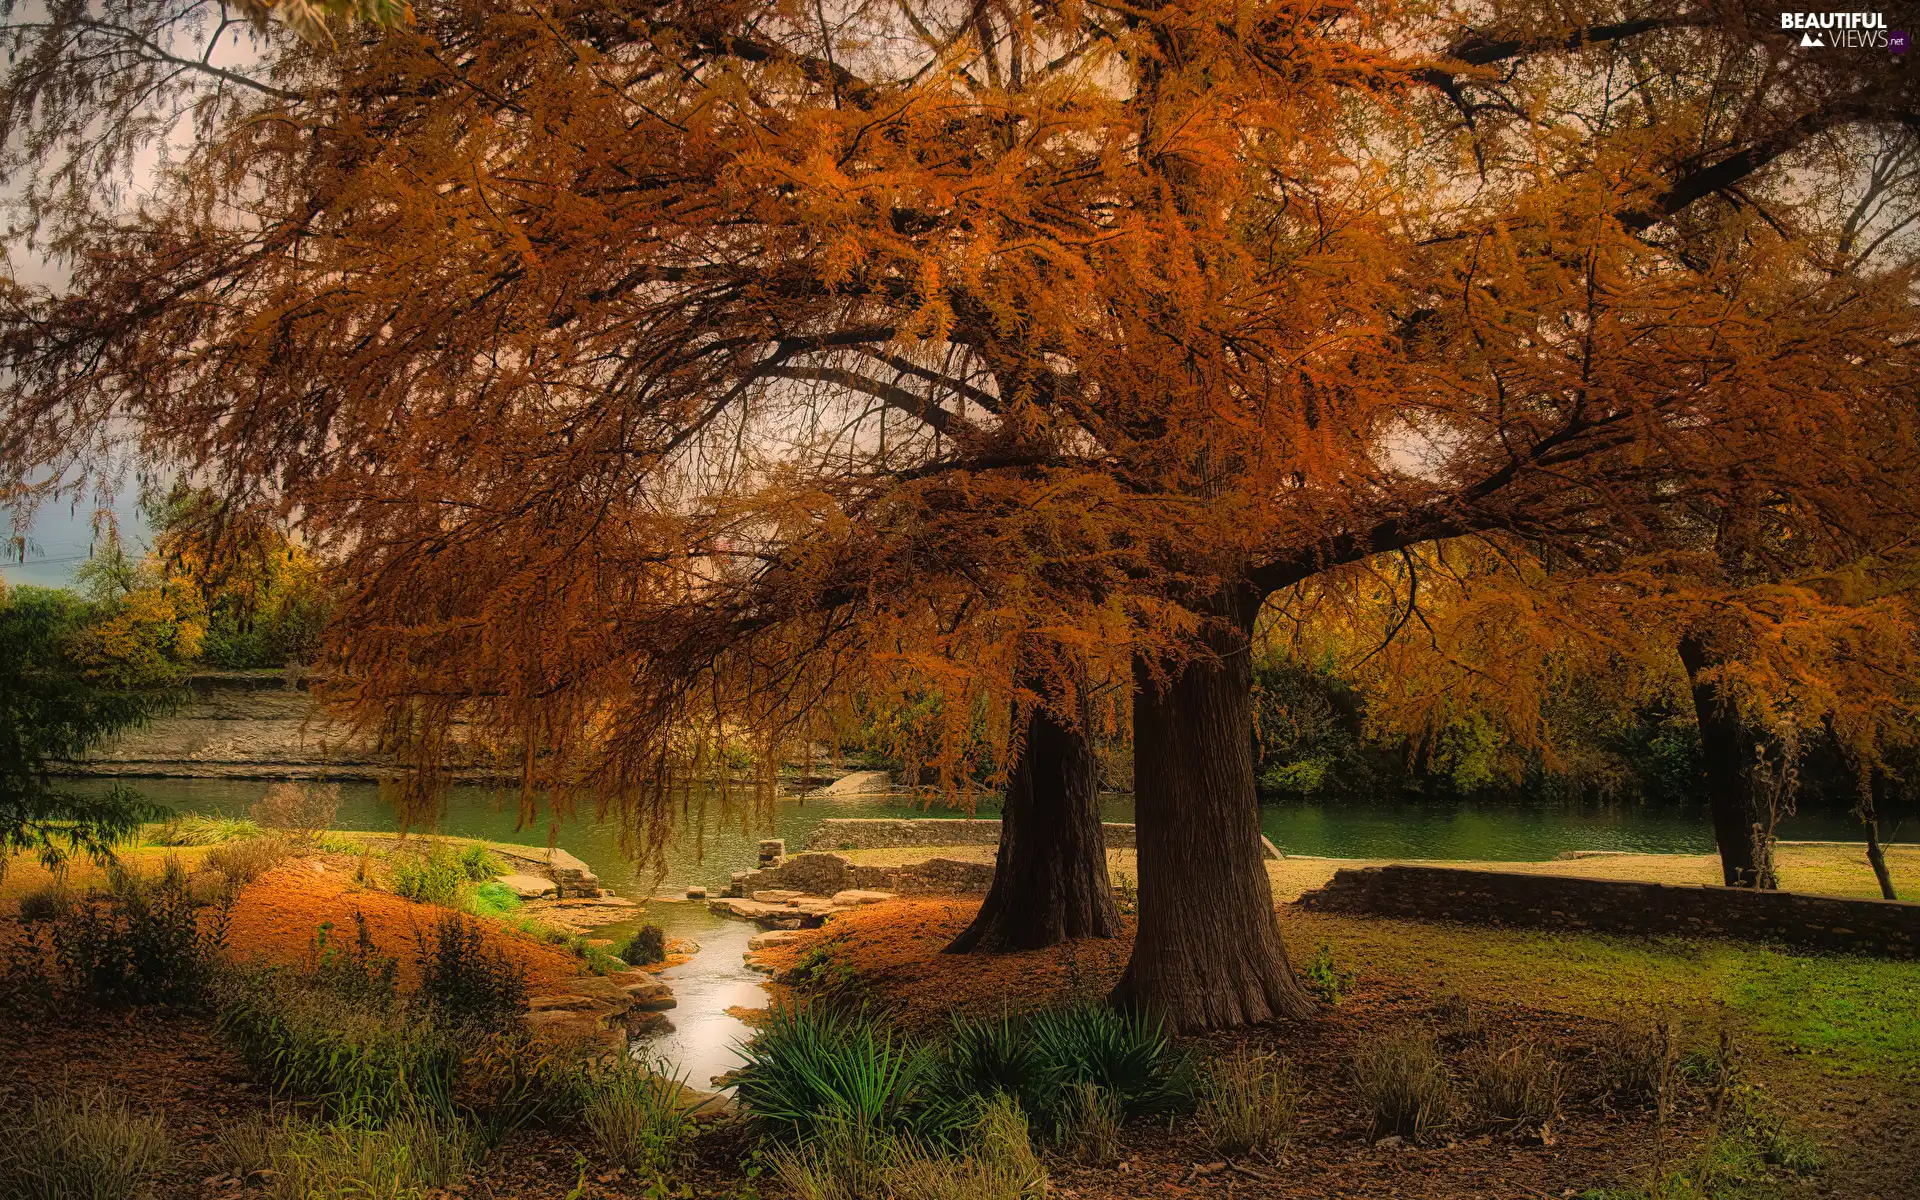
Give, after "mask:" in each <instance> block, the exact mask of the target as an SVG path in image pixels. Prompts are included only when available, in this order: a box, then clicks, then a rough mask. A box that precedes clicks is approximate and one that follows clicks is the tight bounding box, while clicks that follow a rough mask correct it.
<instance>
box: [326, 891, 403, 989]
mask: <svg viewBox="0 0 1920 1200" xmlns="http://www.w3.org/2000/svg"><path fill="white" fill-rule="evenodd" d="M353 924H354V939H353V946H352V947H351V948H348V947H343V946H341V945H339V944H338V943H336V942H334V941H332V940H331V938H332V933H333V922H331V921H323V922H321V923H320V927H319V928H318V929H315V930H314V932H313V937H312V938H311V939H310V940H309V941H308V943H307V976H308V978H309V979H310V980H311V981H312V983H313V985H314V986H316V987H320V988H324V989H326V990H327V991H330V992H332V993H334V994H335V995H337V996H339V997H341V998H342V999H345V1000H348V1001H350V1002H352V1003H356V1004H366V1005H371V1006H373V1007H375V1008H381V1009H386V1008H391V1007H392V1006H393V1003H394V1000H395V999H396V998H397V996H398V991H399V977H400V962H399V960H398V959H395V958H393V957H392V956H391V955H386V954H382V953H380V950H379V947H377V946H375V945H374V944H373V934H372V933H371V931H369V930H368V928H367V918H366V914H364V913H362V912H361V911H360V910H358V909H355V910H354V913H353Z"/></svg>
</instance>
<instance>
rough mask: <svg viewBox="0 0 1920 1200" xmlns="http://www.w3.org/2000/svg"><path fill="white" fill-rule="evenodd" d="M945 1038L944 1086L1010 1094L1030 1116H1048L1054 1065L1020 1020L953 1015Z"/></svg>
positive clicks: (1053, 1088)
mask: <svg viewBox="0 0 1920 1200" xmlns="http://www.w3.org/2000/svg"><path fill="white" fill-rule="evenodd" d="M952 1020H953V1024H952V1028H951V1030H950V1032H949V1033H948V1035H947V1047H946V1049H947V1063H946V1069H947V1076H948V1079H947V1084H946V1086H948V1087H949V1088H950V1089H952V1090H953V1091H955V1092H956V1093H958V1094H960V1095H968V1096H987V1097H992V1096H1011V1097H1012V1098H1013V1099H1014V1100H1016V1101H1018V1102H1019V1104H1020V1105H1021V1107H1022V1108H1023V1109H1024V1110H1025V1111H1027V1112H1032V1113H1042V1114H1046V1113H1051V1112H1052V1108H1053V1104H1054V1100H1055V1092H1056V1091H1057V1081H1056V1079H1055V1078H1054V1070H1053V1065H1052V1064H1050V1063H1048V1062H1047V1061H1046V1060H1044V1059H1043V1058H1042V1057H1041V1054H1040V1050H1039V1047H1037V1046H1036V1045H1035V1044H1034V1042H1033V1039H1032V1038H1030V1037H1028V1036H1027V1024H1026V1022H1025V1021H1024V1020H1022V1019H1018V1018H1015V1017H1012V1016H1009V1015H1007V1014H1005V1013H1003V1014H1001V1015H1000V1016H999V1017H997V1018H989V1019H984V1020H983V1019H980V1018H975V1017H969V1016H966V1015H965V1014H962V1013H956V1014H954V1016H953V1018H952Z"/></svg>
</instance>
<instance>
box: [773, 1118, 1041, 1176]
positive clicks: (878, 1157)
mask: <svg viewBox="0 0 1920 1200" xmlns="http://www.w3.org/2000/svg"><path fill="white" fill-rule="evenodd" d="M961 1141H962V1143H963V1145H964V1149H961V1150H953V1149H948V1148H944V1147H940V1146H935V1145H930V1144H928V1143H926V1142H923V1141H920V1140H917V1139H915V1138H913V1137H911V1136H897V1135H892V1134H888V1133H885V1132H883V1131H878V1130H875V1129H873V1128H871V1127H870V1126H866V1125H862V1124H861V1123H859V1122H858V1121H855V1120H850V1119H838V1120H833V1121H829V1122H826V1123H823V1124H822V1125H821V1126H820V1127H819V1129H818V1131H817V1132H816V1134H815V1136H813V1137H812V1138H809V1139H808V1140H807V1142H806V1143H804V1144H803V1145H800V1146H796V1147H792V1148H789V1149H784V1150H780V1151H776V1152H775V1154H774V1155H773V1158H772V1166H773V1173H774V1177H775V1178H776V1179H778V1180H779V1181H780V1182H781V1183H782V1184H783V1185H784V1186H785V1187H786V1188H787V1190H788V1191H789V1192H791V1193H792V1194H793V1195H794V1196H795V1197H796V1198H797V1200H873V1198H876V1197H885V1198H886V1200H1039V1198H1040V1197H1043V1196H1045V1195H1046V1190H1047V1172H1046V1168H1045V1167H1044V1166H1042V1165H1041V1162H1040V1158H1039V1156H1038V1155H1036V1154H1035V1153H1034V1150H1033V1144H1032V1141H1031V1140H1030V1138H1029V1136H1028V1131H1027V1119H1026V1117H1025V1116H1024V1115H1023V1114H1022V1113H1021V1112H1020V1108H1019V1106H1018V1105H1017V1104H1015V1103H1014V1102H1013V1101H1012V1100H1011V1099H1010V1098H1008V1097H1006V1096H998V1097H995V1098H994V1099H992V1100H989V1101H986V1102H984V1103H982V1104H981V1105H980V1106H979V1108H978V1112H977V1114H976V1115H975V1117H974V1118H973V1119H972V1121H971V1122H970V1124H969V1125H968V1126H967V1127H966V1128H964V1129H963V1130H962V1131H961Z"/></svg>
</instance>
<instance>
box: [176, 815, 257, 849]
mask: <svg viewBox="0 0 1920 1200" xmlns="http://www.w3.org/2000/svg"><path fill="white" fill-rule="evenodd" d="M259 836H260V826H258V825H256V824H254V823H253V822H252V821H249V820H247V819H246V818H245V817H221V816H212V817H208V816H202V815H201V814H199V813H181V814H180V815H179V816H176V817H169V818H168V819H167V821H166V823H165V824H163V825H161V826H160V831H159V833H157V834H156V835H155V836H154V839H153V840H154V844H155V845H158V846H218V845H220V844H221V843H222V842H232V841H238V840H239V839H241V838H251V837H259Z"/></svg>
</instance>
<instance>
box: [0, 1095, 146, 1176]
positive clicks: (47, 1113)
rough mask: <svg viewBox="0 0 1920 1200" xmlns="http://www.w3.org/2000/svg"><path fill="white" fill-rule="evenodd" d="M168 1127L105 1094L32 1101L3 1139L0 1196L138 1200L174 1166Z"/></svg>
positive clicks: (12, 1123)
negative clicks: (160, 1174)
mask: <svg viewBox="0 0 1920 1200" xmlns="http://www.w3.org/2000/svg"><path fill="white" fill-rule="evenodd" d="M167 1157H168V1144H167V1134H166V1128H165V1126H164V1125H163V1123H162V1121H161V1119H160V1118H159V1117H157V1116H155V1117H141V1116H135V1115H134V1114H133V1112H132V1111H131V1110H130V1109H129V1108H128V1107H127V1105H126V1103H125V1102H124V1101H121V1100H115V1099H111V1098H109V1097H108V1096H107V1095H106V1094H105V1093H104V1092H98V1093H94V1094H92V1095H68V1094H64V1093H61V1094H55V1095H51V1096H43V1097H39V1098H36V1099H34V1100H32V1101H30V1102H29V1103H28V1105H27V1108H26V1111H25V1112H23V1113H20V1114H18V1115H17V1116H15V1117H14V1118H13V1119H12V1120H10V1121H9V1122H8V1129H7V1136H6V1137H5V1138H4V1139H0V1196H6V1197H8V1198H9V1200H130V1198H131V1197H134V1196H138V1195H141V1194H143V1193H144V1192H145V1191H146V1186H147V1182H148V1181H149V1180H150V1179H151V1178H152V1176H153V1175H154V1174H155V1173H156V1172H157V1171H159V1170H160V1168H161V1167H163V1166H164V1165H165V1164H166V1161H167Z"/></svg>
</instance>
